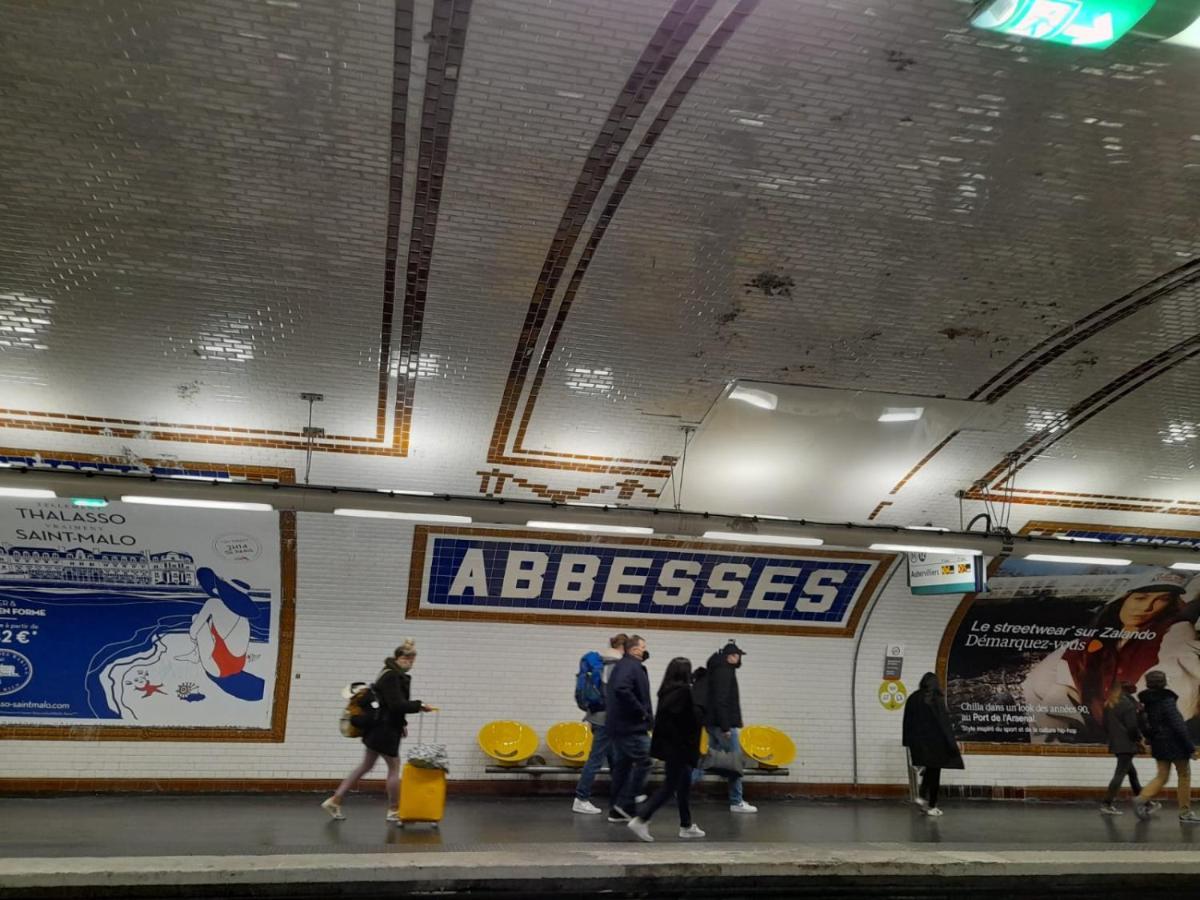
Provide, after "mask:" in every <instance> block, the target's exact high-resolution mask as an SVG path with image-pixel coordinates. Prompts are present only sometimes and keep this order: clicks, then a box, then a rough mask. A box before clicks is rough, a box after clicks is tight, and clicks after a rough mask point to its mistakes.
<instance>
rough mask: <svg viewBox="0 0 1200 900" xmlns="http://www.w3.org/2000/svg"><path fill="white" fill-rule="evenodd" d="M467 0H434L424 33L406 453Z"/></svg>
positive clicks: (402, 381) (404, 331)
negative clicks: (425, 54) (426, 48)
mask: <svg viewBox="0 0 1200 900" xmlns="http://www.w3.org/2000/svg"><path fill="white" fill-rule="evenodd" d="M470 18H471V0H436V2H435V3H434V7H433V27H432V29H431V30H430V33H429V34H428V35H426V40H427V41H428V43H429V63H428V66H427V68H426V71H425V101H424V104H423V106H422V108H421V136H420V144H419V146H418V155H417V187H416V196H415V197H414V198H413V218H412V230H411V235H410V239H409V245H408V268H407V271H406V273H405V293H404V322H403V328H401V330H400V346H399V353H398V357H399V361H400V371H399V377H398V379H397V382H396V420H395V423H394V426H393V436H392V445H393V446H394V447H395V448H396V450H397V455H399V456H407V455H408V443H409V437H410V433H411V431H412V410H413V393H414V391H415V389H416V384H417V372H418V367H419V365H420V349H421V333H422V329H423V328H424V324H425V300H426V296H427V293H428V289H429V269H430V265H431V263H432V259H433V243H434V238H435V237H436V236H437V224H438V211H439V210H440V208H441V204H442V185H443V182H444V181H445V178H446V158H447V156H448V152H449V147H450V126H451V123H452V121H453V119H454V101H455V98H456V97H457V95H458V79H459V76H460V75H461V73H462V61H463V53H464V51H465V50H466V45H467V25H468V23H469V22H470Z"/></svg>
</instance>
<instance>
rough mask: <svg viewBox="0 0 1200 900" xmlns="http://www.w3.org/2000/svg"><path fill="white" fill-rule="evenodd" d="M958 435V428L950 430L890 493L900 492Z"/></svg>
mask: <svg viewBox="0 0 1200 900" xmlns="http://www.w3.org/2000/svg"><path fill="white" fill-rule="evenodd" d="M956 437H958V430H957V429H956V430H954V431H952V432H950V433H949V434H948V435H946V436H945V437H944V438H942V440H941V442H940V443H939V444H938V445H937V446H936V447H934V448H933V449H932V450H930V451H929V452H928V453H926V454H925V455H924V456H923V457H921V459H920V461H919V462H918V463H917V464H916V465H915V466H913V467H912V468H911V469H909V470H908V472H907V473H905V475H904V477H903V478H901V479H900V480H899V481H897V482H896V486H895V487H894V488H892V489H891V490H890V491H889V492H888V493H890V494H898V493H900V489H901V488H902V487H904V486H905V485H906V484H908V483H909V482H910V481H911V480H912V478H913V476H914V475H916V474H917V473H918V472H920V471H921V469H923V468H924V467H925V465H926V463H928V462H929V461H930V460H931V459H933V458H934V457H935V456H937V455H938V454H939V453H941V452H942V448H944V447H945V446H946V445H947V444H948V443H950V442H951V441H952V440H954V439H955V438H956Z"/></svg>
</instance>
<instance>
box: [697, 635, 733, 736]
mask: <svg viewBox="0 0 1200 900" xmlns="http://www.w3.org/2000/svg"><path fill="white" fill-rule="evenodd" d="M704 684H705V697H704V702H703V706H704V724H705V725H708V726H709V727H711V728H717V729H720V730H721V731H729V730H730V729H731V728H741V727H742V698H741V695H740V694H739V693H738V681H737V669H735V668H734V667H733V666H731V665H730V664H729V661H728V660H727V659H725V657H724V655H723V654H721V653H714V654H713V655H712V656H710V657H709V658H708V675H707V677H706V678H705V679H704Z"/></svg>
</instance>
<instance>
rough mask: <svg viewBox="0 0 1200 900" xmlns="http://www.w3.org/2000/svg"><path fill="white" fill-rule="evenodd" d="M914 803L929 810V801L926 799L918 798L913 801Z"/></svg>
mask: <svg viewBox="0 0 1200 900" xmlns="http://www.w3.org/2000/svg"><path fill="white" fill-rule="evenodd" d="M913 803H915V804H917V806H918V807H920V808H921V809H929V801H928V800H926V799H925V798H924V797H918V798H917V799H916V800H914V801H913Z"/></svg>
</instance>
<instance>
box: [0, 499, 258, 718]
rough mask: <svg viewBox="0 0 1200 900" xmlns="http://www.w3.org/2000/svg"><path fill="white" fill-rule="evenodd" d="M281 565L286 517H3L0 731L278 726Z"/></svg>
mask: <svg viewBox="0 0 1200 900" xmlns="http://www.w3.org/2000/svg"><path fill="white" fill-rule="evenodd" d="M280 562H281V560H280V524H279V516H278V515H277V514H274V513H237V512H234V513H230V512H225V511H214V510H205V509H178V508H168V507H159V506H144V505H135V504H124V503H110V504H108V505H107V506H104V507H100V508H88V507H79V506H75V505H73V504H72V502H71V501H70V500H30V501H13V502H10V503H6V504H4V505H3V506H0V726H10V725H26V726H28V725H41V726H58V727H66V726H92V727H98V728H104V727H113V726H119V727H121V728H143V729H145V728H152V729H161V730H165V731H168V732H169V731H171V730H173V729H197V728H209V729H269V728H270V727H271V726H272V721H273V720H272V712H273V704H274V701H275V683H276V670H277V662H278V659H279V653H280V624H281V615H280V613H281V587H282V585H281V565H280ZM188 735H189V738H192V737H194V734H193V733H192V732H190V731H189V732H188Z"/></svg>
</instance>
